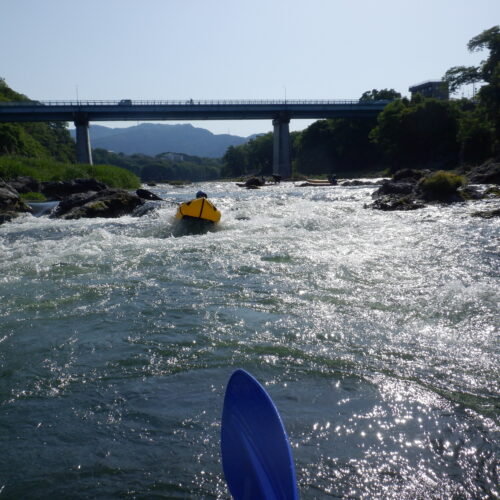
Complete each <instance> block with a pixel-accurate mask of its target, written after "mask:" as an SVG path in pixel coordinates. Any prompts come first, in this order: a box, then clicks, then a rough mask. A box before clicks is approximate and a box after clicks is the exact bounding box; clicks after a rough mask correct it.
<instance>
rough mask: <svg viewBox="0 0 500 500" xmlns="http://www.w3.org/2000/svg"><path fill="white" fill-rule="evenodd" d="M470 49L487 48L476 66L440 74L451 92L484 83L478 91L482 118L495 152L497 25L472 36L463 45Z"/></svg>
mask: <svg viewBox="0 0 500 500" xmlns="http://www.w3.org/2000/svg"><path fill="white" fill-rule="evenodd" d="M467 48H468V49H469V51H471V52H476V51H480V50H488V51H489V54H488V57H487V58H486V59H485V60H483V61H482V62H481V64H480V65H479V66H455V67H453V68H450V69H449V70H448V71H447V72H446V73H445V75H444V77H443V80H445V81H446V82H448V85H449V87H450V90H451V91H452V92H454V91H456V90H458V89H459V88H460V87H461V86H462V85H466V84H471V83H477V82H481V81H482V82H485V85H483V86H482V87H481V88H480V89H479V92H478V97H479V105H480V107H481V108H482V113H483V116H484V119H485V120H487V121H488V122H489V123H490V124H491V127H492V129H493V133H494V137H495V143H494V146H495V148H496V151H497V152H498V151H500V26H493V27H492V28H490V29H487V30H485V31H483V32H482V33H480V34H479V35H477V36H475V37H474V38H472V39H471V40H470V41H469V43H468V44H467Z"/></svg>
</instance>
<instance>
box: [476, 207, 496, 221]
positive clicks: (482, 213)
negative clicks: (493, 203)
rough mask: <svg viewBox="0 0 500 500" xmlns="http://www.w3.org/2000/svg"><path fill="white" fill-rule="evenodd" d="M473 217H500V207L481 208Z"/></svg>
mask: <svg viewBox="0 0 500 500" xmlns="http://www.w3.org/2000/svg"><path fill="white" fill-rule="evenodd" d="M471 215H472V217H481V218H482V219H493V217H500V208H495V209H493V210H481V211H479V212H474V213H472V214H471Z"/></svg>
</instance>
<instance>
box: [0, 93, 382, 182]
mask: <svg viewBox="0 0 500 500" xmlns="http://www.w3.org/2000/svg"><path fill="white" fill-rule="evenodd" d="M389 102H390V101H370V102H360V101H357V100H356V101H339V100H334V101H328V100H317V101H314V100H304V101H301V100H292V101H290V100H284V101H282V100H277V101H273V100H237V101H230V100H223V101H217V100H214V101H198V100H192V99H189V100H187V101H132V100H129V99H122V100H121V101H76V102H74V101H19V102H0V123H2V122H74V124H75V127H76V152H77V160H78V162H80V163H90V164H92V150H91V146H90V136H89V123H90V122H94V121H128V120H131V121H145V120H154V121H160V120H171V121H181V120H190V121H191V120H262V119H270V120H272V122H273V127H274V150H273V173H274V174H277V175H280V176H281V177H283V178H287V177H290V175H291V173H292V169H291V147H290V132H289V123H290V120H291V119H293V118H302V119H304V118H307V119H320V118H366V117H373V116H376V115H377V114H378V113H380V112H381V111H382V110H383V109H384V107H385V106H386V105H387V104H388V103H389Z"/></svg>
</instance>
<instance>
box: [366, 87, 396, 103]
mask: <svg viewBox="0 0 500 500" xmlns="http://www.w3.org/2000/svg"><path fill="white" fill-rule="evenodd" d="M394 99H401V94H400V93H399V92H396V91H395V90H394V89H382V90H377V89H373V90H367V91H366V92H363V95H362V96H361V97H360V99H359V101H360V102H371V101H392V100H394Z"/></svg>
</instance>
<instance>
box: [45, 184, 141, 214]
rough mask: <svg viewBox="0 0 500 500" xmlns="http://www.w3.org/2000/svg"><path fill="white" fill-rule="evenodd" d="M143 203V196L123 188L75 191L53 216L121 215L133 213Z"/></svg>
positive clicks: (60, 204)
mask: <svg viewBox="0 0 500 500" xmlns="http://www.w3.org/2000/svg"><path fill="white" fill-rule="evenodd" d="M143 203H144V200H143V199H142V198H139V196H137V195H136V194H134V193H129V192H128V191H125V190H123V189H104V190H103V191H99V192H89V193H75V194H72V195H70V196H68V197H67V198H64V199H63V200H62V201H61V203H59V205H58V206H57V208H56V210H55V211H54V213H53V214H52V215H51V217H55V218H61V219H80V218H83V217H89V218H95V217H105V218H111V217H121V216H122V215H128V214H132V213H133V212H134V210H135V208H136V207H138V206H139V205H142V204H143Z"/></svg>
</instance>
